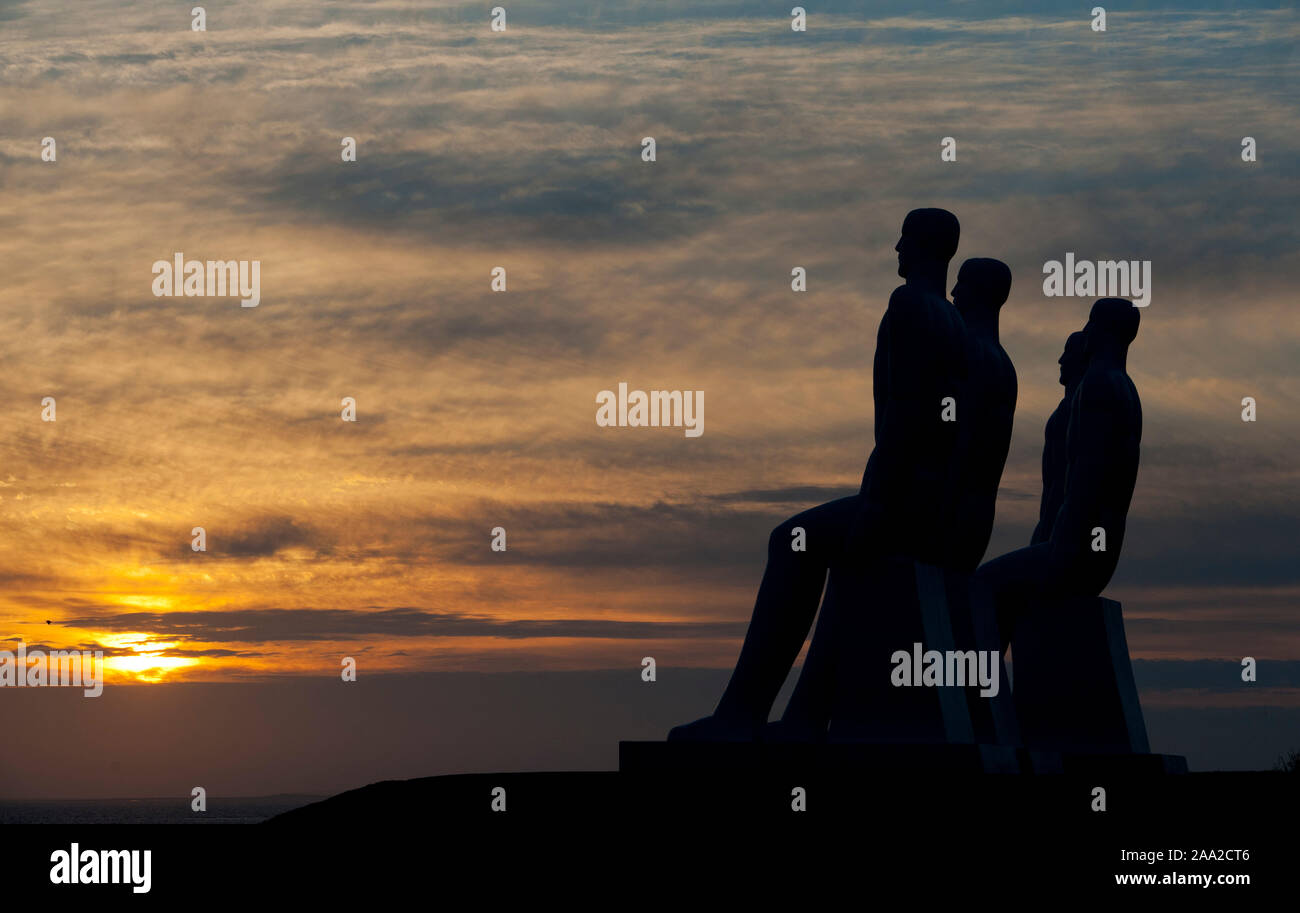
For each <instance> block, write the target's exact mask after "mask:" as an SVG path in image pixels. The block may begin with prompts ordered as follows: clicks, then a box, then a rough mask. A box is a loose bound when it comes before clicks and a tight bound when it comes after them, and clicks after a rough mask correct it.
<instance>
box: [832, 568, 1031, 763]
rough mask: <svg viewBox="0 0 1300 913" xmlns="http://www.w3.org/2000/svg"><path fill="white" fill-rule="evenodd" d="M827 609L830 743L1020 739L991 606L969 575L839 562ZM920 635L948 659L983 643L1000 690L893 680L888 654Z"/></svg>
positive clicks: (1010, 742)
mask: <svg viewBox="0 0 1300 913" xmlns="http://www.w3.org/2000/svg"><path fill="white" fill-rule="evenodd" d="M822 612H823V615H824V616H825V618H826V620H827V625H828V630H827V631H826V632H825V634H824V635H823V632H822V630H821V626H820V625H819V629H818V635H817V636H819V637H821V636H826V637H828V638H830V639H831V641H832V643H833V645H834V649H833V651H830V655H829V657H827V659H826V661H827V662H830V663H832V664H833V673H832V674H831V675H830V676H829V677H828V679H829V683H830V684H829V692H830V695H831V696H830V699H829V700H830V729H829V734H830V739H831V741H837V742H839V741H852V742H873V743H887V744H888V743H909V744H917V743H921V744H944V745H955V744H965V745H971V744H980V743H983V744H987V745H1000V746H1015V745H1017V744H1018V737H1017V732H1016V720H1015V716H1014V712H1013V709H1012V704H1011V689H1010V682H1009V681H1008V680H1007V677H1006V669H1005V667H1004V666H1003V664H1002V657H1001V650H1000V643H999V640H998V634H997V627H996V622H995V618H994V614H993V607H992V605H991V602H990V600H989V599H988V596H987V594H986V593H985V592H984V591H983V589H982V587H980V586H978V585H976V584H974V583H973V581H972V580H971V578H970V577H969V576H967V575H964V574H955V573H951V572H944V571H942V570H940V569H939V568H936V567H932V566H930V565H925V564H919V563H916V562H911V561H892V562H887V563H883V564H877V565H872V566H870V567H848V568H845V567H841V568H833V569H832V570H831V573H830V579H829V582H828V584H827V591H826V597H825V601H824V603H823V606H822ZM918 643H919V644H920V645H921V647H920V649H921V650H922V651H930V650H934V651H938V652H940V653H941V654H943V655H944V656H945V658H946V657H947V656H948V654H949V653H950V652H954V653H967V652H968V651H986V656H988V657H992V661H993V666H992V668H993V669H994V670H995V674H996V682H997V693H996V694H995V695H991V696H981V694H980V690H981V688H980V685H979V683H978V681H974V682H971V683H968V684H965V685H956V684H953V683H951V682H950V683H947V684H942V685H937V686H927V685H920V686H915V685H910V686H904V687H899V686H896V685H895V684H894V682H893V679H892V673H893V672H894V669H895V666H896V665H897V664H896V663H895V661H894V660H893V659H892V657H893V656H894V654H895V653H896V651H900V650H901V651H906V652H907V653H909V654H910V653H913V651H914V649H915V648H914V644H918ZM810 656H811V653H810ZM986 662H987V660H986ZM946 666H947V664H946V663H945V668H946Z"/></svg>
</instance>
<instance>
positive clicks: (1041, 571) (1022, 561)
mask: <svg viewBox="0 0 1300 913" xmlns="http://www.w3.org/2000/svg"><path fill="white" fill-rule="evenodd" d="M1053 568H1054V564H1053V557H1052V544H1051V542H1050V541H1049V542H1041V543H1039V544H1038V545H1030V546H1028V547H1026V548H1021V549H1016V550H1015V551H1014V552H1008V553H1007V554H1005V555H1002V556H1001V557H998V558H994V559H993V560H992V561H989V562H986V563H985V564H983V565H981V566H980V569H979V570H978V571H976V572H975V576H976V577H977V578H979V579H981V580H983V581H984V582H985V583H986V584H987V585H988V588H989V593H990V594H991V595H992V597H993V605H994V606H995V608H996V610H997V619H998V636H999V637H1000V638H1001V640H1002V652H1003V653H1006V651H1007V645H1008V644H1010V643H1011V635H1012V634H1013V633H1014V632H1015V629H1016V623H1017V622H1018V621H1019V620H1020V619H1021V618H1023V617H1024V614H1025V612H1026V611H1028V609H1029V603H1030V600H1032V599H1035V598H1038V597H1041V596H1043V595H1045V594H1047V593H1049V592H1051V590H1052V589H1053V586H1054V585H1055V583H1054V580H1053V577H1054V576H1055V574H1054V571H1053Z"/></svg>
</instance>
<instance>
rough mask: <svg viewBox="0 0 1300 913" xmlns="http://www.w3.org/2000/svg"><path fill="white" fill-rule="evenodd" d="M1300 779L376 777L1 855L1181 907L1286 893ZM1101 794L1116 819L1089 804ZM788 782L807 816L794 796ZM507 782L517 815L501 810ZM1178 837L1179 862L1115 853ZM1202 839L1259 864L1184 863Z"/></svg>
mask: <svg viewBox="0 0 1300 913" xmlns="http://www.w3.org/2000/svg"><path fill="white" fill-rule="evenodd" d="M1298 783H1300V778H1296V777H1292V776H1288V775H1286V774H1282V773H1275V772H1257V773H1236V772H1234V773H1192V774H1184V775H1159V774H1156V775H1141V776H1124V775H1119V774H1106V775H1103V776H1102V777H1100V778H1096V777H1079V776H1073V775H1056V776H1026V775H1014V774H1009V775H995V774H993V775H991V774H949V775H937V774H935V773H929V774H925V775H908V774H899V773H891V774H880V773H862V774H856V775H854V774H850V773H844V772H835V771H829V772H823V773H819V774H806V775H798V774H797V773H793V774H792V773H791V772H790V771H783V770H776V771H764V770H751V771H748V772H745V773H734V772H732V773H727V772H714V773H689V772H686V773H682V772H677V773H669V774H653V773H651V774H629V773H618V772H612V771H610V772H586V773H577V772H575V773H506V774H469V775H460V776H445V777H427V778H422V779H416V780H406V781H389V782H383V783H375V784H371V785H369V786H365V787H362V788H360V789H356V790H352V791H350V792H346V793H343V794H341V795H338V796H334V797H332V798H329V799H325V800H323V801H321V802H316V803H313V804H311V805H307V806H304V807H301V808H298V809H294V810H292V811H289V812H286V813H284V814H281V815H279V816H277V817H275V818H273V819H272V820H271V821H269V822H267V823H266V824H263V825H257V826H253V827H238V828H236V827H228V828H227V827H221V826H212V827H202V828H194V827H174V826H173V827H161V826H99V827H85V826H82V827H41V826H33V827H16V828H14V827H11V828H3V829H0V832H3V837H4V839H5V844H6V845H5V847H4V854H3V855H2V856H0V858H2V859H4V860H5V864H4V866H3V874H4V875H5V876H6V878H7V881H8V882H9V883H10V884H11V885H15V886H18V887H19V888H20V889H28V888H30V889H37V890H39V889H40V888H42V887H44V888H47V889H49V890H51V891H52V892H53V893H54V894H55V895H58V896H65V897H68V898H71V897H72V896H74V895H73V894H72V893H68V891H69V888H68V886H51V885H49V884H48V877H47V876H48V872H49V868H50V863H49V862H48V861H47V860H48V859H49V854H50V853H51V852H52V851H53V850H55V849H59V848H63V849H66V848H67V847H68V844H69V842H70V841H72V840H76V841H78V842H79V843H80V845H81V846H82V847H83V848H89V847H93V848H96V849H106V848H107V849H116V848H123V849H126V848H132V849H142V848H152V849H153V850H154V861H153V877H154V889H153V891H152V892H151V894H152V895H153V896H161V897H177V898H179V897H191V898H192V897H194V896H196V895H201V896H205V897H226V896H230V897H232V898H235V899H239V898H245V899H247V898H250V897H252V896H254V894H255V893H256V894H257V895H260V896H275V895H281V894H283V895H286V896H287V895H303V894H313V895H315V894H321V893H323V894H326V895H331V896H341V894H342V893H345V892H350V891H356V890H363V891H366V892H373V891H376V890H380V889H381V888H382V889H391V890H392V891H394V892H396V891H397V889H398V888H399V887H401V888H404V889H406V890H413V889H414V890H419V891H422V892H423V896H426V897H429V898H433V899H437V898H443V899H446V900H450V897H451V896H452V895H451V894H450V893H448V892H451V891H452V890H453V889H456V890H464V889H466V888H469V889H471V890H472V891H473V892H475V893H474V894H473V896H476V897H481V898H484V899H486V898H488V897H494V898H499V897H503V896H506V895H511V896H523V897H524V898H526V899H527V898H532V899H533V900H535V901H537V902H540V901H541V900H543V899H550V900H555V899H559V900H563V901H565V902H570V901H572V900H574V899H576V898H578V897H590V898H592V899H593V900H595V901H597V902H602V903H605V904H610V905H612V904H613V902H614V899H615V898H617V897H623V898H625V899H626V900H628V901H629V902H632V901H633V900H634V899H637V898H639V901H637V902H640V901H645V902H654V903H655V904H656V905H657V904H658V903H659V902H660V901H663V902H665V903H666V902H667V900H668V899H669V898H670V897H671V896H672V892H674V891H677V890H681V889H684V886H685V885H688V884H689V885H692V887H691V891H692V894H693V896H722V897H726V898H730V899H731V900H735V899H736V898H738V897H740V896H753V895H763V894H766V893H769V892H772V891H777V892H780V893H787V892H789V891H794V892H795V893H799V892H800V891H801V890H804V889H805V888H806V887H807V886H808V885H815V889H816V890H817V891H818V892H820V891H822V890H823V889H829V888H830V887H831V886H832V885H840V886H841V888H847V889H848V890H850V891H852V892H854V893H853V894H852V895H850V896H849V899H848V900H845V901H844V902H843V903H840V904H838V905H842V906H848V905H849V904H850V902H851V904H852V906H853V907H854V908H855V909H856V908H860V907H861V906H862V905H863V904H864V903H866V902H867V901H868V900H870V899H871V898H873V897H884V896H888V895H890V894H895V893H897V892H898V891H900V890H902V891H907V892H909V893H910V894H912V895H913V896H916V897H926V898H931V899H933V900H936V901H937V900H940V899H960V898H963V897H967V898H972V897H974V896H976V895H988V894H989V892H993V893H996V894H999V895H1000V894H1004V893H1015V892H1016V891H1017V889H1021V888H1023V889H1033V890H1034V891H1035V892H1036V896H1039V897H1040V898H1059V897H1067V896H1073V895H1075V894H1077V893H1079V892H1091V891H1094V890H1107V891H1139V892H1144V893H1146V894H1147V896H1161V895H1163V896H1168V897H1170V898H1171V899H1172V900H1173V902H1178V901H1177V900H1176V898H1179V897H1185V896H1186V892H1188V891H1192V890H1200V891H1209V892H1213V895H1214V896H1224V897H1233V896H1242V895H1241V894H1240V893H1238V892H1241V891H1243V890H1250V889H1252V888H1264V889H1265V890H1268V891H1270V892H1271V893H1273V894H1276V893H1277V892H1278V891H1279V890H1281V889H1283V888H1284V887H1287V886H1290V885H1291V883H1292V882H1291V878H1292V872H1291V871H1290V870H1289V868H1288V867H1289V866H1291V865H1292V864H1293V862H1294V858H1295V848H1296V846H1295V843H1296V842H1295V838H1294V822H1295V821H1296V820H1297V819H1296V813H1297V811H1300V803H1298V802H1297V795H1298V794H1300V787H1298V785H1297V784H1298ZM1097 786H1102V787H1104V788H1105V789H1106V811H1104V812H1099V811H1092V804H1093V802H1094V799H1093V789H1094V788H1095V787H1097ZM796 787H798V788H802V789H803V790H805V795H806V808H807V810H806V811H801V812H800V811H794V810H792V807H791V803H792V801H793V800H792V790H794V789H795V788H796ZM497 788H503V789H504V790H505V802H506V810H505V811H504V812H494V811H493V810H492V802H493V790H495V789H497ZM1170 849H1176V850H1180V851H1183V852H1185V853H1187V854H1188V855H1187V857H1186V858H1184V859H1180V860H1175V861H1172V862H1171V861H1169V860H1168V857H1167V855H1166V859H1165V860H1163V861H1160V862H1157V863H1155V864H1149V863H1146V862H1139V861H1123V860H1122V859H1121V852H1122V851H1124V850H1130V851H1164V852H1165V853H1166V854H1168V851H1169V850H1170ZM1203 850H1212V851H1219V850H1225V851H1237V850H1244V851H1247V852H1248V855H1249V859H1248V860H1239V859H1237V858H1235V856H1236V854H1235V853H1233V854H1232V857H1233V858H1228V859H1223V860H1209V861H1193V859H1192V854H1193V853H1194V852H1195V851H1203ZM1142 873H1154V874H1155V875H1156V876H1157V877H1160V876H1163V875H1164V874H1166V873H1181V874H1182V875H1184V876H1185V875H1188V874H1197V875H1199V874H1210V875H1249V876H1250V877H1251V879H1252V884H1251V885H1250V886H1240V885H1217V884H1216V885H1211V886H1210V887H1209V888H1204V887H1200V886H1197V887H1188V886H1185V885H1166V886H1146V887H1142V886H1130V885H1124V886H1117V885H1116V883H1115V876H1116V875H1117V874H1142ZM701 879H703V880H702V881H701ZM42 882H43V884H42ZM801 885H803V886H805V888H801V887H800V886H801ZM80 890H83V891H84V890H93V891H95V892H98V894H99V895H104V894H105V893H113V892H119V893H123V894H124V896H125V894H129V889H127V888H125V887H121V886H116V887H85V886H83V887H82V888H80ZM611 890H613V891H616V892H617V893H615V894H611V893H609V891H611ZM1044 891H1045V892H1048V893H1042V892H1044ZM1167 892H1173V893H1167ZM1224 892H1227V893H1224ZM74 893H75V892H74ZM375 896H386V895H383V894H381V895H375ZM655 898H658V900H655Z"/></svg>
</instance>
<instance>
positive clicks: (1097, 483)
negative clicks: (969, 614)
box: [978, 298, 1142, 645]
mask: <svg viewBox="0 0 1300 913" xmlns="http://www.w3.org/2000/svg"><path fill="white" fill-rule="evenodd" d="M1138 321H1139V312H1138V310H1137V308H1135V307H1134V306H1133V305H1132V303H1130V302H1128V301H1126V300H1124V299H1122V298H1102V299H1101V300H1099V301H1098V302H1097V303H1096V304H1094V305H1093V307H1092V313H1091V314H1090V315H1089V318H1088V325H1087V327H1086V328H1085V331H1084V332H1085V333H1086V339H1085V343H1084V357H1085V358H1086V360H1087V366H1086V367H1085V369H1084V371H1083V376H1082V377H1081V378H1080V379H1079V383H1078V389H1077V390H1076V391H1075V393H1074V396H1073V398H1072V399H1070V400H1069V403H1070V405H1069V422H1068V427H1067V430H1066V474H1065V490H1064V492H1063V495H1062V498H1061V506H1060V509H1059V510H1058V511H1057V512H1056V517H1055V519H1054V520H1053V521H1052V530H1051V534H1050V536H1049V537H1048V538H1047V540H1046V541H1042V542H1039V543H1037V544H1034V545H1030V546H1028V547H1027V548H1022V549H1019V550H1017V551H1014V552H1011V553H1009V554H1006V555H1003V556H1002V557H1000V558H996V559H994V560H993V561H990V562H989V563H987V564H985V565H984V566H983V567H981V568H980V569H979V573H978V576H979V577H980V578H981V579H982V580H984V581H985V582H986V583H987V584H988V586H989V589H990V591H991V592H992V593H993V598H994V600H995V602H996V604H997V607H998V627H999V630H1000V633H1001V637H1002V640H1003V643H1004V645H1005V644H1006V643H1008V642H1009V641H1010V639H1011V638H1012V637H1013V636H1014V632H1015V626H1016V623H1017V621H1018V620H1019V619H1020V618H1021V617H1022V616H1023V614H1024V612H1025V611H1026V609H1027V608H1028V606H1029V604H1030V602H1031V601H1039V600H1043V599H1052V598H1056V597H1079V596H1085V597H1093V596H1096V595H1098V594H1099V593H1100V592H1101V591H1102V589H1103V588H1104V587H1105V586H1106V584H1107V583H1108V582H1110V578H1111V575H1112V574H1114V572H1115V566H1116V564H1117V562H1118V561H1119V554H1120V549H1121V548H1122V546H1123V544H1124V527H1125V522H1126V520H1127V516H1128V507H1129V502H1130V501H1131V500H1132V497H1133V487H1134V485H1135V484H1136V482H1137V469H1138V459H1139V448H1140V444H1141V440H1142V404H1141V401H1140V400H1139V399H1138V394H1137V388H1136V387H1134V386H1133V381H1132V380H1130V379H1129V376H1128V373H1127V372H1126V370H1125V368H1126V360H1127V355H1128V346H1129V343H1131V342H1132V341H1133V339H1134V337H1135V336H1136V335H1137V330H1138Z"/></svg>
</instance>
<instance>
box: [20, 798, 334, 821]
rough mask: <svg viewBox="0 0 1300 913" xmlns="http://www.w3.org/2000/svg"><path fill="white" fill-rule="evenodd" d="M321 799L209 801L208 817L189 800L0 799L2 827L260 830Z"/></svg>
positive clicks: (212, 799)
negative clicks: (262, 824)
mask: <svg viewBox="0 0 1300 913" xmlns="http://www.w3.org/2000/svg"><path fill="white" fill-rule="evenodd" d="M323 798H325V797H324V796H289V795H283V796H254V797H251V798H220V797H218V798H213V797H211V796H209V797H208V801H207V811H204V812H196V811H193V810H192V809H191V808H190V802H191V800H190V798H189V797H188V796H185V797H181V798H177V797H176V796H168V797H166V798H163V799H0V824H258V823H259V822H262V821H265V820H266V819H268V818H272V817H274V816H275V815H278V814H280V813H281V812H287V811H289V810H290V809H294V808H299V807H301V806H303V805H310V804H311V803H312V802H318V801H320V800H321V799H323Z"/></svg>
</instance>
